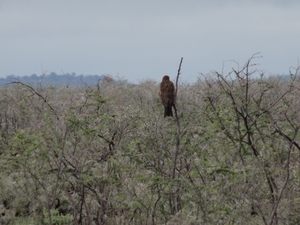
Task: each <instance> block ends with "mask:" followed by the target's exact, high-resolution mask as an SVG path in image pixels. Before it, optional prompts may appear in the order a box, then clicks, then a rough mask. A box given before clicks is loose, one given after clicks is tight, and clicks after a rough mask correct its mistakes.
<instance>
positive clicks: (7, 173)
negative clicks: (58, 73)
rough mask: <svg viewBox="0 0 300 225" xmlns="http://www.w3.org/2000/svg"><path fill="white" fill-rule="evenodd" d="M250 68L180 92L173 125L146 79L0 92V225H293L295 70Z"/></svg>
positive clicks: (298, 205)
mask: <svg viewBox="0 0 300 225" xmlns="http://www.w3.org/2000/svg"><path fill="white" fill-rule="evenodd" d="M253 60H255V56H253V57H252V58H251V59H250V60H249V61H247V62H246V64H245V66H243V67H242V68H240V69H233V70H232V72H231V73H230V74H220V73H218V72H212V73H211V74H208V75H205V76H203V77H201V78H199V80H198V81H197V82H196V83H194V84H180V85H179V87H178V94H177V95H178V97H177V104H176V108H177V113H178V121H176V117H174V118H166V119H164V118H163V106H162V104H161V103H160V101H159V98H158V94H157V92H158V86H159V84H158V83H157V82H154V81H151V80H147V81H144V82H142V83H140V84H138V85H132V84H129V83H127V82H125V81H120V82H114V81H113V80H112V79H104V80H103V82H101V83H99V84H97V85H96V87H92V86H87V85H85V86H84V87H75V86H73V87H69V88H67V87H51V86H48V87H33V86H30V85H27V84H24V83H20V82H19V83H14V84H12V85H10V86H6V87H2V88H1V89H0V99H1V100H0V122H1V123H0V155H1V157H0V173H1V176H0V188H1V190H2V191H1V194H0V223H1V224H95V225H99V224H244V223H246V224H269V225H273V224H300V215H299V211H300V177H299V176H300V167H299V165H300V164H299V157H300V136H299V128H300V116H299V113H300V102H299V101H300V100H299V99H300V98H299V96H300V90H299V88H298V87H299V84H300V81H299V78H298V77H297V75H299V74H297V73H298V69H296V70H295V71H294V72H291V79H290V80H286V79H280V78H279V77H273V78H265V77H264V74H263V73H262V72H260V71H256V70H255V65H253V64H251V61H253ZM179 122H180V127H179V126H178V125H179ZM178 127H179V128H180V130H178ZM178 134H180V135H178ZM177 149H179V151H177ZM24 221H26V222H24Z"/></svg>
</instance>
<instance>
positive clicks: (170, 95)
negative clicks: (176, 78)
mask: <svg viewBox="0 0 300 225" xmlns="http://www.w3.org/2000/svg"><path fill="white" fill-rule="evenodd" d="M159 97H160V100H161V102H162V104H163V105H164V107H165V113H164V117H166V116H173V112H172V107H173V106H174V105H175V87H174V84H173V82H172V81H170V77H169V76H167V75H165V76H164V77H163V79H162V81H161V83H160V87H159Z"/></svg>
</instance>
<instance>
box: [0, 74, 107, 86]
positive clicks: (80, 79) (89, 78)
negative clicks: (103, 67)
mask: <svg viewBox="0 0 300 225" xmlns="http://www.w3.org/2000/svg"><path fill="white" fill-rule="evenodd" d="M105 77H110V76H108V75H96V74H95V75H82V74H81V75H77V74H76V73H74V72H73V73H66V74H56V73H55V72H51V73H50V74H46V75H45V74H42V75H36V74H32V75H30V76H28V75H26V76H15V75H9V76H7V77H5V78H0V86H4V85H7V84H11V83H12V82H16V81H19V82H22V83H26V84H33V85H54V86H60V85H69V86H74V85H75V86H80V85H83V84H87V85H93V84H97V83H98V82H99V81H101V80H102V79H104V78H105Z"/></svg>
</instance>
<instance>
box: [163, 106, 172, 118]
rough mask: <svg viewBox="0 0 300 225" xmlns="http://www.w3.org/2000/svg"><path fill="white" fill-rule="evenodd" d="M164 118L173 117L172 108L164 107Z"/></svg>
mask: <svg viewBox="0 0 300 225" xmlns="http://www.w3.org/2000/svg"><path fill="white" fill-rule="evenodd" d="M166 116H173V112H172V106H165V113H164V117H166Z"/></svg>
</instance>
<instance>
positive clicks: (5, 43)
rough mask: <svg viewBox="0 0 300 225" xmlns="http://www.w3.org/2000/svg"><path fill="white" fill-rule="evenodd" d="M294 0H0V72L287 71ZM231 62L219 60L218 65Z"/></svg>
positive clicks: (153, 74)
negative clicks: (252, 67)
mask: <svg viewBox="0 0 300 225" xmlns="http://www.w3.org/2000/svg"><path fill="white" fill-rule="evenodd" d="M299 12H300V1H299V0H288V1H287V0H260V1H259V0H251V1H250V0H249V1H240V0H227V1H224V0H211V1H207V0H186V1H183V0H160V1H158V0H151V1H146V0H139V1H138V0H136V1H134V0H131V1H130V0H128V1H122V0H119V1H116V0H85V1H84V0H81V1H79V0H26V1H24V0H1V1H0V60H1V61H0V77H5V76H7V75H11V74H14V75H17V76H22V75H31V74H34V73H35V74H38V75H40V74H42V73H43V72H47V73H50V72H55V73H57V74H61V73H62V71H63V72H64V73H72V72H75V73H76V74H98V75H101V74H111V75H113V76H120V77H124V78H125V79H127V80H128V81H130V82H139V81H143V80H146V79H155V80H157V81H159V80H160V79H161V77H162V76H163V75H165V74H169V75H170V76H171V77H172V79H173V80H174V78H175V76H176V74H177V69H178V65H179V61H180V58H181V57H183V58H184V60H183V64H182V74H181V80H183V81H188V82H193V81H195V80H196V79H197V77H199V73H203V74H207V73H209V72H210V71H215V70H216V71H219V72H221V71H222V68H223V62H224V61H225V60H235V61H237V62H239V63H240V64H241V65H243V64H244V63H245V61H246V60H247V59H248V58H249V57H250V56H251V55H253V54H254V53H257V52H260V53H261V56H262V58H260V59H257V60H256V61H255V62H256V63H259V66H258V69H261V70H263V71H265V72H266V73H267V74H287V73H288V72H289V68H290V66H293V67H296V66H297V65H298V61H299V56H300V13H299ZM232 66H233V64H232V63H230V62H227V63H225V64H224V68H225V69H224V71H226V69H228V70H229V69H230V68H231V67H232Z"/></svg>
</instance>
